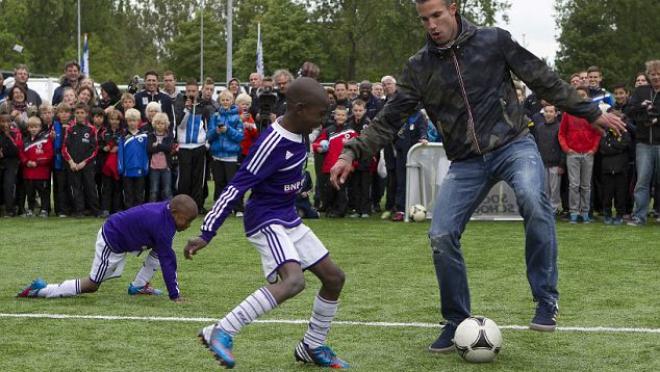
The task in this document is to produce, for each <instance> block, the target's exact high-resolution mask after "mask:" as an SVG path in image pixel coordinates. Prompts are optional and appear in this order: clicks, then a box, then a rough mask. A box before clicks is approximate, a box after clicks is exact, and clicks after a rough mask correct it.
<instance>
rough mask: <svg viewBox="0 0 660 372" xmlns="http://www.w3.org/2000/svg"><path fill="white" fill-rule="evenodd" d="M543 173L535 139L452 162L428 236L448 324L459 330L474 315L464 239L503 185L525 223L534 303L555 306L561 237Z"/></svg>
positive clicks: (520, 140) (442, 186) (529, 274)
mask: <svg viewBox="0 0 660 372" xmlns="http://www.w3.org/2000/svg"><path fill="white" fill-rule="evenodd" d="M544 172H545V169H544V166H543V161H541V156H540V154H539V151H538V149H537V147H536V143H535V142H534V139H533V138H532V137H531V135H529V136H525V137H523V138H521V139H518V140H516V141H514V142H511V143H509V144H507V145H505V146H503V147H501V148H499V149H497V150H495V151H493V152H490V153H488V154H485V155H483V156H480V157H477V158H472V159H467V160H463V161H456V162H452V163H451V166H450V168H449V172H448V173H447V175H446V177H445V178H444V180H443V182H442V185H441V187H440V193H439V195H438V197H437V200H436V202H435V207H434V210H433V221H432V222H431V229H430V231H429V237H430V239H431V248H432V251H433V263H434V264H435V271H436V275H437V277H438V284H439V286H440V300H441V307H442V316H443V317H444V318H445V319H446V320H447V321H448V322H450V323H454V324H456V325H457V324H459V323H460V322H461V321H462V320H463V319H465V318H467V317H469V316H470V291H469V288H468V283H467V273H466V270H465V262H464V261H463V254H462V252H461V243H460V239H461V234H463V231H464V229H465V225H466V224H467V223H468V221H469V220H470V217H471V216H472V213H473V212H474V210H475V209H476V208H477V207H478V206H479V204H480V203H481V201H482V200H483V199H484V198H485V196H486V195H487V194H488V191H490V189H491V187H493V185H494V184H495V183H497V182H499V181H501V180H503V181H505V182H506V183H508V184H509V186H511V188H513V190H514V192H515V194H516V199H517V201H518V207H519V210H520V214H521V215H522V217H523V218H524V220H525V222H524V226H525V241H526V242H525V260H526V263H527V279H528V281H529V284H530V286H531V288H532V295H533V296H534V299H535V300H536V301H541V302H546V303H550V304H555V303H556V302H557V299H558V297H559V293H558V291H557V237H556V234H555V220H554V217H553V215H552V207H551V206H550V203H549V201H548V196H547V195H546V193H545V191H544V187H543V186H544V184H545V183H544V182H545V180H544ZM482 249H488V247H482Z"/></svg>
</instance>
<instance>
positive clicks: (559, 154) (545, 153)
mask: <svg viewBox="0 0 660 372" xmlns="http://www.w3.org/2000/svg"><path fill="white" fill-rule="evenodd" d="M534 139H536V146H537V147H538V148H539V153H541V159H542V160H543V165H545V166H546V167H558V166H560V165H562V164H563V163H564V162H565V159H564V152H563V151H562V150H561V146H560V145H559V121H558V120H555V121H554V122H553V123H546V122H545V121H543V122H539V123H538V124H536V125H534Z"/></svg>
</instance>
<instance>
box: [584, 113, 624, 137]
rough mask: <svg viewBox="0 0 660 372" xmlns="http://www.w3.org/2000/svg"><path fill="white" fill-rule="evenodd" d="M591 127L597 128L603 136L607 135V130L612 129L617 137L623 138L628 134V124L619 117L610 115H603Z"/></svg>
mask: <svg viewBox="0 0 660 372" xmlns="http://www.w3.org/2000/svg"><path fill="white" fill-rule="evenodd" d="M591 125H592V126H593V127H594V128H596V129H597V130H598V131H599V132H600V134H601V135H603V134H605V131H606V130H607V129H612V130H613V131H614V132H615V133H616V135H617V136H621V134H622V133H625V132H627V131H628V130H626V123H624V122H623V120H621V118H619V117H618V116H616V115H614V114H610V113H604V114H602V115H601V116H600V117H599V118H598V119H596V121H594V122H593V123H591Z"/></svg>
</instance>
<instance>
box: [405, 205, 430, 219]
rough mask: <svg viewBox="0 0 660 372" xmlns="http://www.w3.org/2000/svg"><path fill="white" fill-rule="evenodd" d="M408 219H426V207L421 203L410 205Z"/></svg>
mask: <svg viewBox="0 0 660 372" xmlns="http://www.w3.org/2000/svg"><path fill="white" fill-rule="evenodd" d="M409 215H410V219H411V220H413V221H415V222H422V221H424V220H426V208H424V206H423V205H421V204H415V205H413V206H412V207H410V213H409Z"/></svg>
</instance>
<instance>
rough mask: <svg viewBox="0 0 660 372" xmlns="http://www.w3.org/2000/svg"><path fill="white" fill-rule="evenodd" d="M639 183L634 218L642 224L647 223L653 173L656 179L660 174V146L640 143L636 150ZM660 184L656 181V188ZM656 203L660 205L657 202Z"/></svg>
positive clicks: (636, 188)
mask: <svg viewBox="0 0 660 372" xmlns="http://www.w3.org/2000/svg"><path fill="white" fill-rule="evenodd" d="M635 152H636V156H635V157H636V163H637V183H636V184H635V209H634V210H633V216H635V217H636V218H638V219H639V221H640V222H642V223H646V216H647V215H648V212H649V199H650V196H649V195H650V193H651V181H652V180H653V173H654V172H655V174H656V177H658V176H657V175H659V174H660V145H647V144H645V143H638V144H637V146H636V148H635ZM658 186H660V182H657V181H656V187H658ZM655 203H658V201H657V200H656V201H655Z"/></svg>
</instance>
